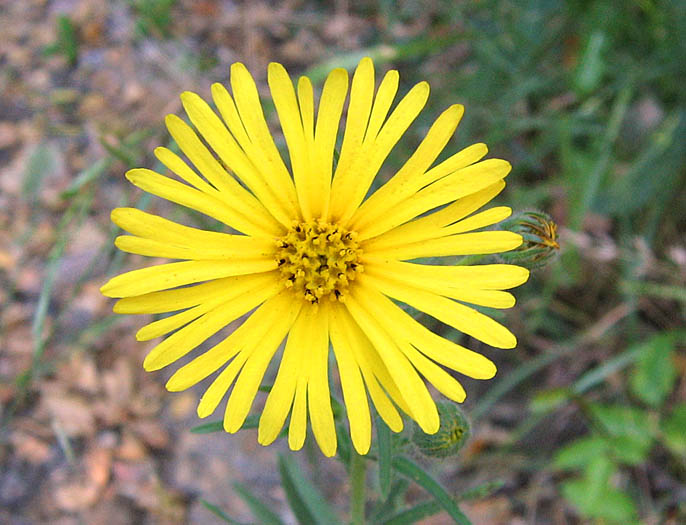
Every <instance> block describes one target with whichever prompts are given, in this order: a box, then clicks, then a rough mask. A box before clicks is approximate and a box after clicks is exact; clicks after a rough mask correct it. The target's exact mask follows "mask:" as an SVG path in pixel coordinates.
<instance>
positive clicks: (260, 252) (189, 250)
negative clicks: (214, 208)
mask: <svg viewBox="0 0 686 525" xmlns="http://www.w3.org/2000/svg"><path fill="white" fill-rule="evenodd" d="M241 237H244V238H245V239H253V237H245V236H241ZM240 244H243V245H244V247H243V248H240ZM114 245H115V246H116V247H117V248H119V249H120V250H121V251H123V252H127V253H136V254H138V255H145V256H147V257H164V258H167V259H188V260H191V259H192V260H196V261H197V260H220V261H221V260H226V259H232V258H233V259H244V260H255V259H262V258H270V257H273V255H274V254H273V252H274V248H273V243H272V242H268V243H264V244H263V246H265V245H267V246H269V245H271V246H269V248H267V249H264V247H260V246H259V245H256V244H253V245H252V246H249V245H250V243H249V242H246V243H240V242H233V243H226V244H225V245H224V246H221V245H213V244H205V245H204V246H197V245H192V244H185V245H184V244H176V243H169V242H168V241H158V240H156V239H144V238H141V237H135V236H133V235H120V236H119V237H117V238H116V239H115V240H114Z"/></svg>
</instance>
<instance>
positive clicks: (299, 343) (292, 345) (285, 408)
mask: <svg viewBox="0 0 686 525" xmlns="http://www.w3.org/2000/svg"><path fill="white" fill-rule="evenodd" d="M307 311H308V310H301V311H300V314H299V316H298V318H297V319H296V320H295V322H294V323H293V327H292V328H291V331H290V332H289V333H288V340H287V341H286V347H285V348H284V351H283V357H282V359H281V364H280V365H279V371H278V373H277V375H276V380H275V381H274V386H273V387H272V389H271V392H269V395H268V396H267V401H266V403H265V405H264V410H262V415H261V416H260V425H259V429H258V437H257V440H258V442H259V443H260V444H262V445H265V446H266V445H269V444H271V443H272V442H273V441H274V440H275V439H276V438H277V436H278V435H279V432H281V429H282V428H283V425H284V423H285V421H286V417H288V412H289V411H290V409H291V406H292V405H293V398H294V396H295V388H296V386H297V384H298V380H299V378H300V377H301V376H303V375H306V373H305V372H304V371H303V363H306V362H307V361H308V359H307V358H308V347H309V333H308V331H307V328H308V324H307V313H305V312H307Z"/></svg>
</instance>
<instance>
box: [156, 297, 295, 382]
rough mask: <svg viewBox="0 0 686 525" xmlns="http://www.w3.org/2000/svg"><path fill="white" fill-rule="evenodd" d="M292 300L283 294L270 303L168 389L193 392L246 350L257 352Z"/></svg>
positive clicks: (184, 369) (186, 368) (176, 377)
mask: <svg viewBox="0 0 686 525" xmlns="http://www.w3.org/2000/svg"><path fill="white" fill-rule="evenodd" d="M291 300H292V293H291V292H283V291H282V292H281V293H279V294H278V295H275V296H274V297H271V298H270V299H267V300H266V301H265V302H264V303H263V304H262V305H260V306H259V307H258V308H257V309H256V310H255V312H253V313H252V314H251V315H250V316H249V317H248V318H247V319H246V320H245V322H244V323H243V324H242V325H241V326H239V327H238V328H237V329H236V330H235V331H234V332H233V333H232V334H231V335H229V336H228V337H227V338H225V339H224V340H223V341H221V342H220V343H218V344H216V345H215V346H213V347H212V348H210V349H209V350H208V351H206V352H205V353H203V354H201V355H199V356H198V357H196V358H195V359H193V360H192V361H191V362H190V363H188V364H186V365H184V366H183V367H181V368H179V369H178V370H177V371H176V372H175V373H174V375H172V376H171V378H170V379H169V381H168V382H167V385H166V386H167V389H168V390H171V391H174V392H176V391H180V390H185V389H186V388H190V387H191V386H193V385H195V384H196V383H198V382H200V381H202V380H203V379H205V378H206V377H207V376H209V375H210V374H213V373H214V372H216V371H217V370H219V369H220V368H221V367H222V366H224V364H225V363H227V362H228V361H229V359H231V358H232V357H233V356H235V355H236V354H238V353H239V352H241V351H242V350H243V349H244V348H246V347H247V348H254V347H255V341H256V339H258V338H259V337H261V336H262V334H263V333H264V331H265V327H266V326H271V325H272V324H273V323H275V322H276V321H277V318H278V317H280V316H282V315H283V314H282V312H283V311H284V309H285V308H288V305H289V304H290V301H291ZM246 356H247V354H246V355H244V356H243V357H246Z"/></svg>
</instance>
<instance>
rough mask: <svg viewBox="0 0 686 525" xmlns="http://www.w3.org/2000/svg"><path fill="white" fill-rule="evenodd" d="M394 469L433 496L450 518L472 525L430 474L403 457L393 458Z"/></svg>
mask: <svg viewBox="0 0 686 525" xmlns="http://www.w3.org/2000/svg"><path fill="white" fill-rule="evenodd" d="M393 468H395V470H397V471H398V472H400V473H401V474H402V475H404V476H407V477H408V478H410V479H411V480H412V481H414V482H415V483H417V484H418V485H419V486H420V487H422V488H423V489H424V490H426V491H427V492H428V493H429V494H431V495H432V496H433V497H434V498H436V501H438V503H439V504H440V505H441V507H443V509H445V511H446V512H447V513H448V514H450V516H451V517H452V518H453V519H454V520H455V523H458V524H459V525H471V521H469V518H467V516H465V515H464V513H463V512H462V511H461V510H460V507H458V506H457V503H456V502H455V500H454V499H453V498H452V497H451V496H450V494H448V492H447V491H446V490H445V489H444V488H443V486H442V485H441V484H440V483H438V481H436V480H435V479H433V478H432V477H431V476H430V475H429V474H427V473H426V472H425V471H424V470H423V469H422V468H421V467H419V465H417V464H416V463H414V462H412V461H410V460H409V459H407V458H405V457H403V456H397V457H395V458H393Z"/></svg>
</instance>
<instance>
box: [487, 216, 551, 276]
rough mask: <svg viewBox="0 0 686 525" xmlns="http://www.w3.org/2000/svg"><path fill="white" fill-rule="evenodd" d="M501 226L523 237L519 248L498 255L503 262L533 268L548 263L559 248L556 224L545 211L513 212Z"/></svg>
mask: <svg viewBox="0 0 686 525" xmlns="http://www.w3.org/2000/svg"><path fill="white" fill-rule="evenodd" d="M501 227H502V229H504V230H509V231H512V232H514V233H518V234H520V235H521V236H522V238H523V242H522V244H521V246H519V248H516V249H514V250H512V251H510V252H507V253H503V254H501V255H500V258H501V259H502V261H503V262H506V263H509V264H518V265H520V266H524V267H525V268H529V269H530V270H533V269H536V268H542V267H543V266H545V265H546V264H548V262H549V261H550V260H551V259H552V258H553V257H555V256H556V255H557V253H558V251H559V250H560V245H559V244H558V243H557V224H555V222H554V221H553V219H552V218H551V217H550V215H548V214H547V213H543V212H540V211H531V210H527V211H523V212H519V213H515V214H514V215H513V216H512V217H511V218H510V219H508V220H507V221H504V222H503V223H502V224H501Z"/></svg>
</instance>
